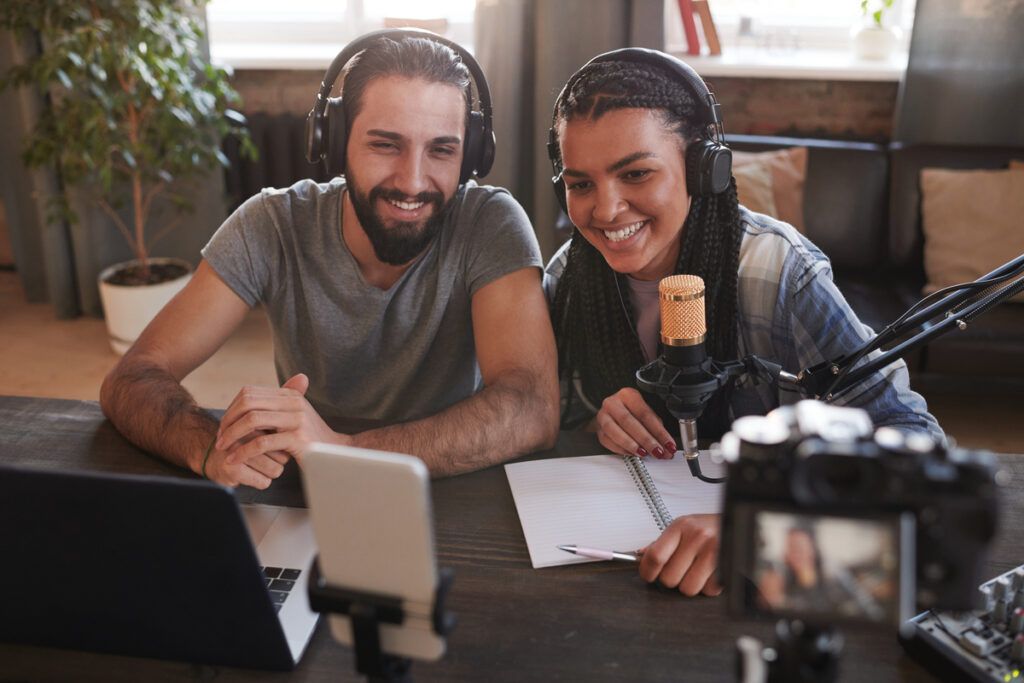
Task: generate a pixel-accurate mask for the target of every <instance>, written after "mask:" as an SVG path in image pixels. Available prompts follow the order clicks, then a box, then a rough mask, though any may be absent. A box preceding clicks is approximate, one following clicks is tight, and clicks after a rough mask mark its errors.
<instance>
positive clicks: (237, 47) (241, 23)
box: [206, 0, 476, 70]
mask: <svg viewBox="0 0 1024 683" xmlns="http://www.w3.org/2000/svg"><path fill="white" fill-rule="evenodd" d="M475 4H476V3H475V0H289V1H288V2H285V3H282V2H281V0H211V2H210V3H209V4H208V5H207V8H206V13H207V14H206V16H207V21H208V23H209V33H210V56H211V57H212V59H213V60H214V61H215V62H217V63H219V64H227V65H230V66H232V67H234V68H256V69H317V70H319V69H324V68H326V67H327V65H328V64H329V63H330V61H331V59H333V58H334V56H335V55H336V54H337V53H338V52H339V51H340V50H341V48H342V47H344V45H345V44H346V43H348V42H349V41H350V40H352V39H353V38H355V37H357V36H359V35H362V34H363V33H366V32H367V31H372V30H375V29H380V28H384V27H385V19H387V18H393V19H409V20H414V21H425V20H435V19H436V20H441V21H440V22H439V23H437V24H434V23H432V24H430V26H431V28H434V27H435V26H439V27H441V31H438V32H443V33H444V35H445V36H446V37H448V38H451V39H452V40H454V41H456V42H458V43H459V44H461V45H463V46H465V47H466V48H467V49H470V50H471V49H472V42H473V10H474V7H475Z"/></svg>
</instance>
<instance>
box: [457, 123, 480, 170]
mask: <svg viewBox="0 0 1024 683" xmlns="http://www.w3.org/2000/svg"><path fill="white" fill-rule="evenodd" d="M483 137H484V116H483V114H481V113H480V112H478V111H472V112H470V113H469V120H468V121H467V122H466V142H465V144H463V145H462V168H461V169H460V170H459V184H460V185H461V184H462V183H464V182H466V181H467V180H469V179H470V178H472V177H473V171H478V172H479V171H480V168H481V166H482V164H481V156H482V153H483V142H484V140H483ZM481 175H482V173H481Z"/></svg>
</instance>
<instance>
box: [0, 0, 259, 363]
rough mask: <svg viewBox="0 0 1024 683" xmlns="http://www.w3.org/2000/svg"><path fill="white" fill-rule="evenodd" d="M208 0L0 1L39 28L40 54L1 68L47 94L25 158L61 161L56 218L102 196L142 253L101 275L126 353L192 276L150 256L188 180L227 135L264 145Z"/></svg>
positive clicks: (17, 20)
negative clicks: (243, 103) (213, 43)
mask: <svg viewBox="0 0 1024 683" xmlns="http://www.w3.org/2000/svg"><path fill="white" fill-rule="evenodd" d="M205 3H206V0H170V1H162V0H85V1H83V0H19V2H4V3H0V27H3V28H7V29H10V30H12V31H14V32H16V33H18V34H22V35H27V36H30V37H32V36H37V37H38V38H37V39H38V44H39V50H38V52H37V54H36V55H34V56H33V57H31V58H29V59H28V60H26V61H25V62H24V63H22V64H19V65H16V66H14V67H12V68H11V69H10V70H9V71H8V72H7V73H5V74H3V78H2V80H0V88H4V87H8V86H10V85H33V84H34V85H36V86H37V87H39V88H40V89H41V90H42V91H43V92H45V93H47V94H48V95H49V98H48V99H49V102H48V106H46V107H45V108H44V112H43V114H42V116H41V117H40V118H39V120H38V121H37V123H36V125H35V127H34V128H33V130H32V132H31V134H30V135H29V136H28V138H27V140H26V143H25V147H24V152H23V158H24V160H25V163H26V165H28V166H29V167H34V166H42V165H55V166H56V168H57V170H58V172H59V175H60V178H61V184H62V185H63V186H64V188H65V192H64V193H63V194H62V195H61V196H58V197H53V198H50V208H51V212H50V219H51V220H66V221H68V222H74V221H77V220H78V219H79V216H78V214H79V213H80V212H81V211H80V210H79V211H75V210H74V208H76V207H83V208H84V207H88V208H89V209H90V210H91V209H92V208H93V206H95V207H98V208H99V209H100V210H101V211H102V214H104V215H105V216H106V217H107V218H108V219H109V220H110V221H111V222H113V224H114V225H116V226H117V229H118V231H119V232H120V233H121V234H122V236H123V237H124V239H125V240H126V241H127V243H128V245H129V247H130V249H131V252H132V253H133V254H134V257H135V258H134V259H133V260H132V261H129V262H127V263H122V264H116V265H114V266H112V267H110V268H108V269H106V270H104V271H103V272H102V273H101V274H100V294H101V298H102V301H103V307H104V312H105V314H106V318H107V326H108V330H109V331H110V336H111V344H112V345H113V346H114V348H115V350H116V351H119V352H121V353H123V352H124V351H125V350H126V349H127V348H128V346H130V345H131V342H132V341H134V339H135V337H136V336H137V335H138V333H139V332H141V330H142V329H143V328H144V327H145V325H146V324H147V323H148V322H149V320H150V319H151V318H152V317H153V315H155V314H156V312H157V311H158V310H159V309H160V308H161V307H162V306H163V304H164V303H166V302H167V301H168V300H170V298H171V297H172V296H173V295H174V294H175V293H176V292H177V291H178V290H180V289H181V288H182V287H183V286H184V285H185V283H186V282H187V280H188V278H189V277H190V276H191V266H190V265H189V264H188V263H187V262H184V261H179V260H169V259H156V258H152V257H151V256H150V247H151V246H152V245H153V244H155V243H156V242H157V241H158V240H160V239H161V238H162V237H163V236H165V235H166V234H167V233H168V232H169V231H171V230H173V229H174V227H175V226H176V225H177V224H178V222H179V221H181V219H182V218H183V212H184V211H187V210H188V209H190V208H191V204H190V202H189V192H190V189H192V188H191V187H190V183H191V185H194V184H195V183H196V182H198V179H199V178H200V177H201V176H202V175H204V174H208V173H209V172H210V170H211V169H213V168H217V167H218V164H219V165H222V166H226V165H227V164H228V160H227V158H226V157H225V156H224V154H223V153H222V152H221V149H220V146H221V140H222V138H223V137H224V136H225V135H237V136H239V137H240V141H241V149H242V153H243V154H244V155H245V156H247V157H249V158H252V157H254V156H255V147H254V146H253V144H252V141H251V140H250V139H249V137H248V134H247V132H246V130H245V119H244V117H242V115H241V114H239V113H238V112H236V111H234V110H233V109H232V108H231V107H232V106H233V105H234V104H235V103H236V102H238V101H239V97H238V94H237V93H236V92H235V90H234V89H233V88H232V87H231V85H230V84H229V82H228V77H229V73H228V72H227V71H226V70H225V69H222V68H218V67H215V66H213V65H211V64H210V63H209V61H208V60H207V58H206V57H205V56H204V50H203V44H202V39H203V34H202V30H201V28H200V23H199V21H198V20H197V13H199V12H202V11H203V9H204V6H205ZM69 189H70V190H72V192H73V195H74V200H73V201H72V200H70V199H69V194H68V190H69ZM90 204H91V205H92V206H90ZM158 205H161V207H160V209H161V210H159V211H154V209H155V208H157V206H158ZM157 216H159V220H157V219H156V217H157ZM157 222H159V223H160V224H159V225H157V224H155V223H157ZM151 295H152V296H151ZM150 298H152V299H153V301H152V302H148V299H150ZM139 299H142V300H143V302H142V303H140V302H139V301H137V300H139ZM124 305H127V307H128V308H127V310H123V308H122V307H123V306H124ZM144 309H151V310H144Z"/></svg>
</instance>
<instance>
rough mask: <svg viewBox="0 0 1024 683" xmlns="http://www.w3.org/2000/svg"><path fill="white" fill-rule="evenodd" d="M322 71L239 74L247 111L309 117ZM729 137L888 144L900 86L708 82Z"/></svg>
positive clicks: (796, 81)
mask: <svg viewBox="0 0 1024 683" xmlns="http://www.w3.org/2000/svg"><path fill="white" fill-rule="evenodd" d="M321 77H322V74H321V73H320V72H319V71H260V70H244V71H237V72H236V73H235V75H234V76H233V77H232V82H233V84H234V86H235V88H237V89H238V91H239V93H241V95H242V97H243V99H244V105H243V107H242V109H243V111H246V112H264V113H268V114H283V113H289V112H290V113H294V114H301V115H305V114H306V113H307V112H308V111H309V109H310V107H312V106H313V100H314V98H315V97H316V92H317V90H318V89H319V87H320V78H321ZM708 83H709V85H710V86H711V88H712V89H713V90H714V91H715V95H716V96H717V97H718V100H719V102H721V103H722V107H723V111H724V113H725V130H726V134H728V133H745V134H756V135H792V136H800V137H817V138H832V139H844V140H870V141H876V142H886V141H888V140H889V138H890V137H891V135H892V118H893V111H894V109H895V104H896V92H897V89H898V87H899V86H898V84H896V83H878V82H856V81H815V80H805V79H791V80H786V79H777V78H709V79H708Z"/></svg>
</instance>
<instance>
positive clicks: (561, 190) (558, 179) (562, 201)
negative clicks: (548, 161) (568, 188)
mask: <svg viewBox="0 0 1024 683" xmlns="http://www.w3.org/2000/svg"><path fill="white" fill-rule="evenodd" d="M551 185H552V187H554V188H555V199H557V200H558V205H559V206H561V207H562V211H564V212H565V215H566V216H568V215H569V202H568V201H567V200H566V198H565V181H564V180H562V176H561V175H556V176H555V177H554V178H552V179H551Z"/></svg>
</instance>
